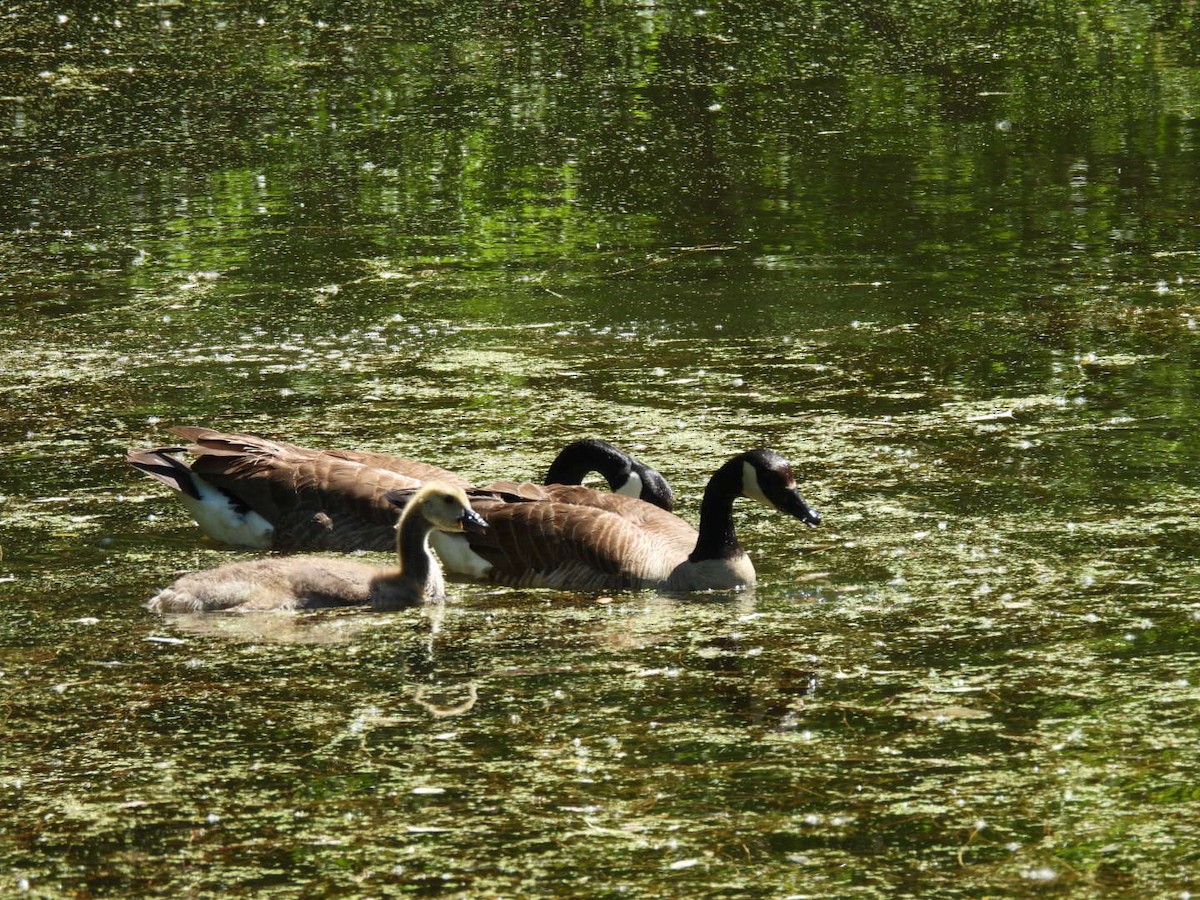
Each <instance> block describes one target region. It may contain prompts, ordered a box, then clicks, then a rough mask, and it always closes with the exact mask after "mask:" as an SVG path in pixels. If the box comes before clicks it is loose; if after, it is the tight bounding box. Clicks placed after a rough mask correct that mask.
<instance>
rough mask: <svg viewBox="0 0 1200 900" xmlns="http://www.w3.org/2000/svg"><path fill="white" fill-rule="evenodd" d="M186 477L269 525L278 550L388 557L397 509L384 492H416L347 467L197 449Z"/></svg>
mask: <svg viewBox="0 0 1200 900" xmlns="http://www.w3.org/2000/svg"><path fill="white" fill-rule="evenodd" d="M193 452H198V453H199V456H197V458H196V460H195V461H194V462H193V463H192V471H193V472H195V473H196V474H197V475H199V476H200V477H201V478H203V479H204V480H206V481H208V482H209V483H210V484H212V485H213V486H214V487H217V488H219V489H220V490H223V491H226V492H228V493H230V494H232V495H233V496H235V497H237V498H238V499H239V500H241V501H242V502H243V503H245V504H246V505H247V506H248V507H250V508H251V509H253V510H254V511H255V512H257V513H258V514H259V515H261V516H262V517H263V518H265V519H266V520H267V521H269V522H270V523H271V524H273V525H274V526H275V529H276V530H275V534H274V536H273V538H272V544H273V546H275V547H276V548H278V549H282V550H300V549H312V550H357V549H363V550H388V549H390V548H391V547H393V546H394V545H395V540H396V537H395V525H396V520H397V517H398V513H397V510H396V508H395V506H393V505H392V504H391V503H390V502H388V500H387V499H386V494H387V493H388V491H392V490H397V489H404V488H413V487H419V486H420V482H418V481H416V480H415V479H413V478H408V477H406V476H404V475H399V474H397V473H395V472H389V471H386V470H384V469H377V468H372V467H369V466H363V465H360V464H358V463H354V462H350V461H349V460H340V459H335V458H330V457H326V456H322V455H320V454H316V455H311V456H303V455H301V456H297V455H294V454H289V453H282V454H281V453H276V452H272V451H270V450H268V451H266V452H263V451H260V450H259V449H258V448H255V449H246V450H244V451H243V452H241V453H235V452H233V451H232V449H231V448H223V449H221V450H218V451H216V452H210V451H208V450H206V449H205V448H204V447H196V448H194V449H193Z"/></svg>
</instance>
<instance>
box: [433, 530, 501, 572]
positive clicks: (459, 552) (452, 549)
mask: <svg viewBox="0 0 1200 900" xmlns="http://www.w3.org/2000/svg"><path fill="white" fill-rule="evenodd" d="M429 543H430V544H432V545H433V549H434V550H435V551H436V552H437V555H438V559H440V560H441V561H442V565H443V566H445V567H446V568H447V569H449V570H450V571H451V572H458V573H460V574H462V575H470V576H471V577H472V578H483V577H484V576H486V575H487V574H488V572H490V571H492V564H491V563H490V562H488V561H487V560H486V559H484V558H483V557H482V556H480V555H479V554H478V553H476V552H475V551H474V550H472V549H471V545H470V543H469V542H468V541H467V539H466V538H465V537H464V536H463V535H461V534H449V533H447V532H445V531H431V532H430V533H429Z"/></svg>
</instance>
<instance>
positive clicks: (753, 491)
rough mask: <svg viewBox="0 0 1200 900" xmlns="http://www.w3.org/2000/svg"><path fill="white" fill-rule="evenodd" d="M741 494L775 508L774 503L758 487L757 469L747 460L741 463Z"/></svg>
mask: <svg viewBox="0 0 1200 900" xmlns="http://www.w3.org/2000/svg"><path fill="white" fill-rule="evenodd" d="M742 496H743V497H749V498H750V499H751V500H754V501H755V502H757V503H761V504H762V505H763V506H765V507H768V508H769V509H774V508H775V504H774V503H772V502H771V501H770V500H768V499H767V495H766V494H764V493H763V489H762V488H761V487H759V484H758V470H757V469H756V468H754V466H752V465H750V463H748V462H744V463H742Z"/></svg>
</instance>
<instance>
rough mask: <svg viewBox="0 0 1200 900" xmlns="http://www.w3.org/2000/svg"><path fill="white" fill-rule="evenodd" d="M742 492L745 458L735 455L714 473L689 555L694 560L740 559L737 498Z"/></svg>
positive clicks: (705, 492)
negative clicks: (735, 512)
mask: <svg viewBox="0 0 1200 900" xmlns="http://www.w3.org/2000/svg"><path fill="white" fill-rule="evenodd" d="M741 493H742V461H741V460H740V459H732V460H730V461H729V462H727V463H725V465H723V466H721V468H719V469H717V471H716V472H715V473H714V474H713V477H712V478H710V479H709V480H708V486H707V487H706V488H705V489H704V500H703V501H702V502H701V504H700V536H699V537H698V538H697V539H696V548H695V549H694V550H693V551H692V552H691V554H690V555H689V556H688V559H689V560H691V561H692V562H701V561H702V560H706V559H736V558H737V557H739V556H742V555H743V550H742V547H741V545H740V544H739V543H738V539H737V532H735V531H734V528H733V501H734V500H736V499H737V498H738V497H739V496H741Z"/></svg>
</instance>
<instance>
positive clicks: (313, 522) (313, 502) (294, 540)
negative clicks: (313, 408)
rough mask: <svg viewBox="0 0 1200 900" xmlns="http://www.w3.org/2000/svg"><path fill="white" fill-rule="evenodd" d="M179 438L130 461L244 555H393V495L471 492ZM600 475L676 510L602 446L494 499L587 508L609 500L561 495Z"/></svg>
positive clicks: (414, 471)
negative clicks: (435, 489)
mask: <svg viewBox="0 0 1200 900" xmlns="http://www.w3.org/2000/svg"><path fill="white" fill-rule="evenodd" d="M172 431H173V432H174V433H176V434H178V435H180V436H181V437H184V438H186V439H188V440H190V441H194V443H193V444H192V445H190V446H188V447H161V448H157V449H150V450H141V449H133V450H129V451H128V453H127V454H126V457H125V459H126V461H127V462H128V463H129V464H130V465H132V466H134V467H135V468H137V469H138V470H140V471H141V472H143V473H145V474H146V475H148V476H150V477H151V478H154V479H155V480H157V481H160V482H162V483H163V484H166V485H167V486H168V487H170V488H171V489H173V490H174V491H176V492H177V495H178V497H179V499H180V500H181V501H182V502H183V503H184V505H186V506H187V508H188V511H189V512H190V513H191V514H192V517H193V518H195V520H196V522H197V524H199V526H200V528H201V529H202V530H203V531H204V532H205V534H207V535H209V536H210V537H212V538H214V539H215V540H218V541H221V542H222V543H227V544H233V545H235V546H239V547H248V548H251V549H259V550H262V549H267V548H272V547H273V548H275V549H279V550H387V549H388V548H390V547H391V544H392V540H393V535H392V528H393V526H394V524H395V515H396V513H395V509H394V507H393V505H392V504H391V503H390V502H389V501H388V500H387V493H388V492H389V491H393V490H411V489H415V488H418V487H420V486H421V485H422V484H423V483H425V482H426V481H439V482H442V483H444V484H449V485H456V486H458V487H464V488H465V487H469V484H468V482H467V481H466V480H465V479H463V478H460V477H459V476H457V475H455V474H454V473H453V472H449V471H447V470H445V469H442V468H439V467H437V466H431V465H428V464H427V463H422V462H418V461H416V460H411V459H403V458H401V457H394V456H386V455H384V454H381V453H367V452H362V451H354V450H329V451H320V450H309V449H306V448H303V447H297V446H295V445H293V444H286V443H282V442H279V441H270V440H266V439H265V438H260V437H256V436H254V435H244V434H222V433H221V432H218V431H213V430H212V429H209V428H196V427H180V428H173V429H172ZM182 452H188V453H191V454H193V455H194V456H195V459H194V460H192V461H191V465H190V466H189V465H188V464H186V463H184V462H182V461H180V460H179V459H176V458H175V456H173V455H172V454H175V453H182ZM593 471H595V472H599V473H600V474H601V475H603V476H604V478H605V479H606V480H607V481H608V483H609V485H610V486H611V487H612V489H613V491H615V492H618V493H624V494H628V495H632V496H635V497H640V498H641V499H643V500H646V501H647V502H650V503H654V504H655V505H658V506H661V507H663V508H664V509H670V508H671V506H672V503H673V497H672V493H671V488H670V485H668V484H667V482H666V480H665V479H664V478H663V477H662V476H661V475H660V474H659V473H658V472H656V471H655V470H654V469H651V468H649V467H648V466H646V465H644V464H642V463H641V462H639V461H638V460H636V459H634V458H633V457H631V456H630V455H629V454H627V453H625V452H623V451H622V450H619V449H618V448H616V447H614V446H613V445H612V444H609V443H607V442H605V441H600V440H594V439H593V440H584V441H576V442H575V443H573V444H569V445H568V446H566V447H564V448H563V450H562V451H561V452H560V453H559V455H558V457H557V458H556V459H555V460H554V463H553V464H552V465H551V467H550V470H549V471H548V472H547V474H546V481H547V484H546V486H544V487H539V486H537V485H533V484H527V483H522V484H517V483H514V482H496V483H494V484H492V485H489V486H488V489H493V490H500V491H506V490H517V491H518V492H520V493H522V494H534V495H536V496H541V497H555V498H556V499H560V500H563V501H564V502H568V503H585V504H586V503H590V502H593V499H594V498H595V497H604V496H606V495H604V494H602V493H600V492H598V491H591V490H572V489H571V488H569V487H568V488H562V487H561V486H562V485H578V484H579V483H580V482H582V480H583V478H584V476H585V475H587V474H588V473H589V472H593Z"/></svg>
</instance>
